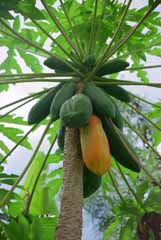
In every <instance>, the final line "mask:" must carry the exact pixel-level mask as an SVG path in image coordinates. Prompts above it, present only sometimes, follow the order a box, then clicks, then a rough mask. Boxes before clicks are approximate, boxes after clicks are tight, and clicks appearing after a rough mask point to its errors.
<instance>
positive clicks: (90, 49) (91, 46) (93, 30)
mask: <svg viewBox="0 0 161 240" xmlns="http://www.w3.org/2000/svg"><path fill="white" fill-rule="evenodd" d="M94 2H95V6H94V15H93V22H92V26H91V32H90V37H89V44H88V55H91V53H92V52H93V49H94V46H95V40H96V17H97V7H98V0H95V1H94Z"/></svg>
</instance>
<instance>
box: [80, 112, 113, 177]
mask: <svg viewBox="0 0 161 240" xmlns="http://www.w3.org/2000/svg"><path fill="white" fill-rule="evenodd" d="M80 141H81V150H82V157H83V161H84V163H85V165H86V167H87V168H88V169H89V170H90V171H91V172H93V173H95V174H96V175H103V174H104V173H105V172H106V171H107V170H108V169H109V168H110V165H111V160H110V149H109V143H108V139H107V137H106V134H105V132H104V130H103V127H102V123H101V120H100V119H99V118H98V117H97V116H95V115H91V117H90V118H89V121H88V124H87V125H85V126H83V127H81V128H80Z"/></svg>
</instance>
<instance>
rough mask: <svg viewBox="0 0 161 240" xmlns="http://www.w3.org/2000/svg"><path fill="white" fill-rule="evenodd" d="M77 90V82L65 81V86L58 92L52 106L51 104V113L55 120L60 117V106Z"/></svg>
mask: <svg viewBox="0 0 161 240" xmlns="http://www.w3.org/2000/svg"><path fill="white" fill-rule="evenodd" d="M75 92H76V83H74V82H69V83H65V84H64V85H63V87H62V88H61V89H60V90H59V91H58V92H57V93H56V95H55V97H54V99H53V101H52V103H51V106H50V115H51V119H52V120H53V121H55V120H57V119H58V118H59V112H60V108H61V106H62V105H63V103H64V102H65V101H66V100H68V99H69V98H71V97H72V96H73V95H74V94H75Z"/></svg>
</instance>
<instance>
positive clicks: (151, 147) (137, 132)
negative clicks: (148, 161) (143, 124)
mask: <svg viewBox="0 0 161 240" xmlns="http://www.w3.org/2000/svg"><path fill="white" fill-rule="evenodd" d="M123 119H124V121H125V123H126V124H127V125H128V127H129V128H131V129H132V130H133V131H134V132H135V133H136V134H137V136H139V138H140V139H141V140H142V141H143V142H144V143H145V144H147V145H148V146H149V148H150V149H151V150H152V151H153V152H154V153H155V154H156V155H157V156H158V158H159V159H160V160H161V155H160V154H159V152H158V151H157V150H156V149H155V148H154V147H153V146H152V145H151V144H150V143H149V142H148V141H147V140H146V138H144V137H143V136H142V135H141V134H140V132H139V131H138V130H137V129H136V128H135V127H134V126H132V125H131V124H130V123H129V121H127V120H126V119H125V118H124V117H123Z"/></svg>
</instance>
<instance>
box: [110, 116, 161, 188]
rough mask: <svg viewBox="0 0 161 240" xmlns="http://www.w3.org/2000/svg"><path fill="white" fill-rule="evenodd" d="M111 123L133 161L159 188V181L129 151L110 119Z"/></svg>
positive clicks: (160, 184)
mask: <svg viewBox="0 0 161 240" xmlns="http://www.w3.org/2000/svg"><path fill="white" fill-rule="evenodd" d="M111 124H112V126H113V128H114V129H115V130H116V133H117V135H118V136H119V138H120V140H121V142H122V144H123V145H124V147H125V148H126V149H127V150H128V152H129V154H131V156H132V157H133V159H134V161H135V162H136V163H137V164H138V165H139V167H140V168H141V169H142V170H143V171H144V172H145V174H146V175H147V176H148V177H149V179H150V180H151V183H152V184H153V185H155V186H158V187H159V188H161V183H159V182H158V181H157V180H156V179H155V178H154V177H153V176H152V175H151V173H149V171H148V170H147V169H146V168H145V167H144V166H143V164H142V163H141V162H140V161H139V159H138V158H137V157H136V156H135V155H134V154H133V153H132V152H131V150H130V149H129V147H128V146H127V144H126V142H125V141H124V139H123V138H122V136H121V135H120V133H119V131H118V129H117V127H116V126H115V124H113V122H112V121H111Z"/></svg>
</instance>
